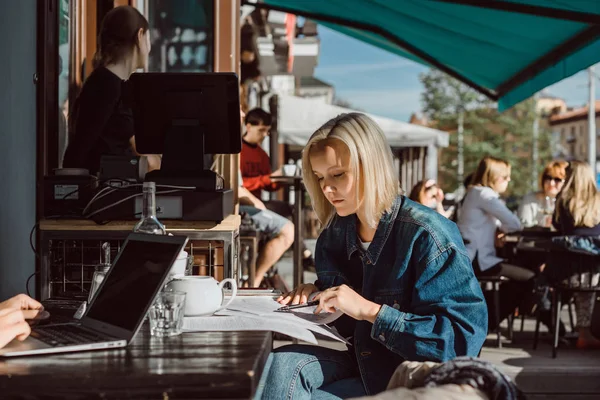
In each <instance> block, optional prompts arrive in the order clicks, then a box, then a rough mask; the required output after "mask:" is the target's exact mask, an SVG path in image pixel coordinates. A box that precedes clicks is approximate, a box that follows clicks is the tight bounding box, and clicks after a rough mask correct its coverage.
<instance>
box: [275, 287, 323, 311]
mask: <svg viewBox="0 0 600 400" xmlns="http://www.w3.org/2000/svg"><path fill="white" fill-rule="evenodd" d="M318 291H319V289H318V288H317V287H316V286H315V285H313V284H312V283H303V284H301V285H299V286H298V287H297V288H296V289H294V290H292V291H291V292H289V293H287V294H284V295H282V296H279V298H277V301H278V302H279V303H281V304H283V305H284V306H286V305H288V304H289V305H293V304H302V303H306V302H307V301H308V296H310V295H311V294H312V293H314V292H318ZM315 300H316V299H315Z"/></svg>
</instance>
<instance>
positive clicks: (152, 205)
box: [133, 182, 167, 235]
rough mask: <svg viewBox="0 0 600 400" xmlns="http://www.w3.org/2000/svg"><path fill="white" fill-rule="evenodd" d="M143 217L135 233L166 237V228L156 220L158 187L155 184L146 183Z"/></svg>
mask: <svg viewBox="0 0 600 400" xmlns="http://www.w3.org/2000/svg"><path fill="white" fill-rule="evenodd" d="M143 196H144V197H143V204H142V217H141V218H140V220H139V221H138V223H137V224H135V227H134V228H133V231H134V232H137V233H147V234H150V235H166V234H167V230H166V229H165V226H164V225H163V224H161V222H160V221H159V220H158V219H157V218H156V185H155V183H154V182H144V187H143Z"/></svg>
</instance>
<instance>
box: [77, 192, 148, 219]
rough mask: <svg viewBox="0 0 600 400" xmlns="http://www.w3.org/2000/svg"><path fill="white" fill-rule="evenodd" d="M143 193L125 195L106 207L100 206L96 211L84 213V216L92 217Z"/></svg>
mask: <svg viewBox="0 0 600 400" xmlns="http://www.w3.org/2000/svg"><path fill="white" fill-rule="evenodd" d="M141 195H142V193H136V194H132V195H131V196H127V197H125V198H124V199H121V200H119V201H116V202H114V203H112V204H109V205H107V206H105V207H102V208H100V209H98V210H96V211H94V212H92V213H91V214H88V215H84V217H85V218H90V217H91V216H93V215H96V214H98V213H99V212H102V211H104V210H107V209H109V208H111V207H114V206H116V205H118V204H121V203H123V202H125V201H127V200H131V199H133V198H134V197H138V196H141Z"/></svg>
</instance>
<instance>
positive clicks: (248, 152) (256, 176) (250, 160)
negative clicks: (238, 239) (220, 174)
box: [240, 108, 314, 268]
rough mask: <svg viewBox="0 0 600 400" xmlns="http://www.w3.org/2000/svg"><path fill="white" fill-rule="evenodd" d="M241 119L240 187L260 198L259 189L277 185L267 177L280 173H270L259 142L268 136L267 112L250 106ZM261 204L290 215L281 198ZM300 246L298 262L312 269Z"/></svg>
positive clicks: (290, 211)
mask: <svg viewBox="0 0 600 400" xmlns="http://www.w3.org/2000/svg"><path fill="white" fill-rule="evenodd" d="M244 122H245V124H246V133H245V134H244V136H243V139H242V152H241V154H240V169H241V171H242V178H243V182H244V187H245V188H246V189H248V190H249V191H250V192H251V193H252V194H253V195H254V197H256V198H258V199H260V197H261V191H263V190H266V191H269V192H272V191H275V190H278V189H280V187H281V185H279V184H278V183H276V182H273V181H272V180H271V177H272V176H281V175H282V169H281V168H279V169H278V170H277V171H275V172H271V161H270V159H269V155H268V154H267V153H266V152H265V151H264V150H263V148H262V147H261V144H262V142H263V141H264V140H265V138H266V137H267V136H269V131H270V129H271V114H269V113H268V112H266V111H264V110H262V109H260V108H254V109H252V110H250V111H248V113H247V114H246V117H245V120H244ZM265 206H266V207H267V208H268V209H270V210H271V211H273V212H275V213H277V214H279V215H281V216H283V217H285V218H291V216H292V207H291V206H290V205H289V204H287V203H284V202H282V201H276V200H272V201H267V202H266V203H265ZM299 239H300V238H299ZM302 245H303V254H302V256H303V257H302V258H303V261H302V264H303V265H304V267H305V268H314V260H313V258H312V254H311V252H310V250H308V249H307V248H306V246H305V245H304V243H303V244H302Z"/></svg>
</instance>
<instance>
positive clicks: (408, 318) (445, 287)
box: [371, 245, 488, 362]
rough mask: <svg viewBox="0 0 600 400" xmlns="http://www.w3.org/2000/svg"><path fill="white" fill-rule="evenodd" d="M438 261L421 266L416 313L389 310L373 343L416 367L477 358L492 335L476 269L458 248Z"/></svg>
mask: <svg viewBox="0 0 600 400" xmlns="http://www.w3.org/2000/svg"><path fill="white" fill-rule="evenodd" d="M430 254H432V255H433V253H432V252H430ZM433 257H434V258H433V259H429V260H426V258H427V257H424V258H425V259H424V260H423V261H422V262H420V263H419V264H417V265H418V266H417V267H416V268H417V271H416V278H415V286H414V289H413V291H412V300H411V304H410V309H409V310H399V309H395V308H393V307H390V306H388V305H385V304H384V305H383V306H382V307H381V310H380V311H379V314H378V315H377V318H376V319H375V322H374V323H373V327H372V330H371V338H372V339H373V340H375V341H377V342H379V343H381V344H382V345H384V346H385V347H387V348H388V349H389V350H391V351H393V352H395V353H398V354H400V355H401V356H403V357H404V358H406V359H407V360H412V361H439V362H444V361H447V360H451V359H453V358H455V357H457V356H463V355H468V356H477V355H478V354H479V351H480V350H481V346H482V345H483V342H484V340H485V337H486V334H487V323H488V316H487V306H486V303H485V300H484V298H483V293H482V292H481V288H480V287H479V283H478V282H477V280H476V278H475V275H474V273H473V267H472V266H471V263H470V261H469V258H468V257H467V256H466V254H463V253H462V252H460V251H458V250H457V249H456V248H455V247H454V245H450V246H449V247H448V248H447V249H445V250H442V251H441V252H439V254H438V255H437V256H435V255H434V256H433ZM415 261H416V260H415Z"/></svg>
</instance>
